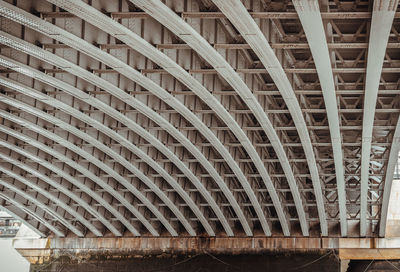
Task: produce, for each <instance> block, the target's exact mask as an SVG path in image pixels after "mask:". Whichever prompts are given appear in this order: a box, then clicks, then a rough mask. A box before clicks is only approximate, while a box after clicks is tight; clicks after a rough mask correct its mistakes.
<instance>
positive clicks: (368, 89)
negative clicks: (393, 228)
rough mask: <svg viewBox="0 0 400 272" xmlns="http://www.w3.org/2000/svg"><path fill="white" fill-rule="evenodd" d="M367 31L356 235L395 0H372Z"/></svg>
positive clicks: (363, 226) (363, 214)
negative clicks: (359, 200)
mask: <svg viewBox="0 0 400 272" xmlns="http://www.w3.org/2000/svg"><path fill="white" fill-rule="evenodd" d="M373 5H374V6H373V11H372V21H371V30H370V35H369V45H368V59H367V74H366V82H365V94H364V113H363V129H362V147H361V148H362V150H361V197H360V198H361V204H360V206H361V207H360V236H362V237H363V236H366V234H367V215H368V214H369V211H368V188H369V185H368V183H369V170H370V168H369V165H370V159H371V142H372V132H373V127H374V119H375V118H374V117H375V107H376V101H377V97H378V90H379V82H380V79H381V73H382V66H383V61H384V57H385V52H386V46H387V43H388V40H389V35H390V31H391V28H392V23H393V19H394V15H395V12H396V10H397V6H398V0H375V1H374V4H373Z"/></svg>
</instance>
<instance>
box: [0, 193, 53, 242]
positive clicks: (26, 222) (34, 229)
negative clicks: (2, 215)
mask: <svg viewBox="0 0 400 272" xmlns="http://www.w3.org/2000/svg"><path fill="white" fill-rule="evenodd" d="M4 200H5V201H7V200H6V199H4ZM0 210H3V211H4V212H6V213H8V214H9V215H11V216H12V217H14V218H16V219H18V220H19V221H21V223H22V224H24V225H25V226H26V227H27V228H29V229H30V230H31V231H33V232H34V233H36V234H37V235H38V236H39V237H46V235H45V234H44V233H43V232H41V231H40V230H38V229H37V228H35V227H34V226H32V224H31V223H29V222H28V221H27V220H25V219H24V218H22V216H20V215H18V214H16V213H15V212H13V211H11V210H10V209H8V208H6V207H4V206H1V205H0ZM22 212H25V211H22ZM25 213H26V212H25Z"/></svg>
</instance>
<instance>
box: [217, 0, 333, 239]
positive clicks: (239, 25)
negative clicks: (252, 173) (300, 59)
mask: <svg viewBox="0 0 400 272" xmlns="http://www.w3.org/2000/svg"><path fill="white" fill-rule="evenodd" d="M213 2H214V4H215V5H216V6H217V7H218V8H219V9H220V10H221V11H222V13H224V15H225V16H226V17H227V18H228V19H229V21H230V22H231V23H232V24H233V25H234V26H235V27H236V29H237V30H238V31H239V32H240V34H241V35H242V37H243V38H244V39H245V40H246V42H247V43H248V44H249V45H250V47H251V49H252V50H253V51H254V52H255V53H256V55H257V56H258V57H259V58H260V60H261V62H262V63H263V65H264V67H265V69H266V70H267V71H268V74H269V75H270V76H271V78H272V80H273V81H274V82H275V84H276V86H277V87H278V90H279V92H280V93H281V95H282V97H283V99H284V100H285V103H286V105H287V108H288V109H289V112H290V114H291V116H292V118H293V121H294V124H295V126H296V129H297V132H298V134H299V137H300V141H301V143H302V147H303V150H304V153H305V155H306V158H307V162H308V167H309V170H310V174H311V180H312V183H313V187H314V193H315V199H316V201H317V208H318V215H319V221H320V226H321V232H322V235H324V236H326V235H328V224H327V221H326V214H325V206H324V201H323V196H322V190H321V182H320V179H319V175H318V169H317V163H316V160H315V154H314V150H313V147H312V144H311V139H310V135H309V133H308V130H307V125H306V122H305V120H304V117H303V114H302V111H301V108H300V105H299V103H298V101H297V98H296V95H295V93H294V91H293V88H292V85H291V83H290V81H289V79H288V78H287V76H286V74H285V72H284V70H283V68H282V65H281V63H280V62H279V60H278V58H277V57H276V55H275V53H274V51H273V50H272V48H271V46H270V45H269V43H268V41H267V39H266V38H265V36H264V34H263V33H262V32H261V30H260V28H259V27H258V25H257V24H256V22H255V21H254V19H253V18H252V17H251V16H250V14H249V12H248V11H247V10H246V8H245V7H244V5H243V4H242V2H241V1H240V0H228V1H225V0H213ZM282 160H283V159H282ZM284 170H285V169H284ZM285 174H286V176H287V177H288V183H289V186H291V191H292V194H294V195H293V196H294V202H295V204H296V209H297V213H298V215H299V219H300V223H301V226H302V230H303V234H304V233H306V232H308V230H307V229H308V223H307V218H306V215H305V213H304V209H303V203H302V200H301V197H300V193H299V192H298V190H297V188H296V180H295V178H294V176H293V173H292V172H291V169H289V168H286V172H285Z"/></svg>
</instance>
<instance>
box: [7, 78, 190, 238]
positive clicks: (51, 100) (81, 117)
mask: <svg viewBox="0 0 400 272" xmlns="http://www.w3.org/2000/svg"><path fill="white" fill-rule="evenodd" d="M2 81H3V78H1V77H0V85H1V84H2V83H1V82H2ZM15 89H16V88H15ZM21 90H24V92H21V93H23V94H24V95H27V96H31V97H33V98H35V99H37V100H39V101H41V102H43V103H46V104H49V105H51V106H53V107H56V108H61V109H62V110H63V111H64V112H66V113H67V114H69V115H71V116H74V117H75V118H77V119H79V120H81V121H84V122H86V123H88V124H91V125H93V127H100V124H101V123H100V122H98V121H96V120H94V119H92V118H90V117H88V116H87V115H85V114H83V113H81V112H79V111H78V110H76V109H74V108H72V107H69V106H67V105H66V104H64V103H62V102H60V101H57V100H56V99H54V98H52V97H50V96H46V95H43V94H42V93H40V92H37V91H34V90H32V89H29V88H24V87H22V86H21V89H20V90H17V91H21ZM0 101H2V102H5V103H9V104H14V105H16V103H18V105H19V106H21V107H23V108H24V109H26V110H27V111H28V112H30V113H32V114H33V115H35V116H37V117H39V118H42V119H44V120H46V121H48V122H51V123H53V124H55V125H57V126H61V127H62V128H63V129H65V130H66V131H69V132H70V133H72V134H74V135H76V136H77V137H79V138H81V139H83V140H85V141H87V142H90V143H91V144H93V145H94V146H96V147H97V148H99V150H101V151H103V152H104V153H106V154H108V155H109V156H110V157H112V158H114V159H115V160H116V161H118V162H119V163H121V164H122V165H123V166H125V167H126V168H127V169H128V170H129V171H131V172H132V173H134V174H135V175H136V176H137V177H138V178H139V179H141V180H142V181H143V182H144V183H145V184H146V185H147V186H148V187H149V188H152V190H153V191H154V192H155V193H156V194H157V195H158V196H159V197H160V199H161V200H162V201H164V203H166V205H167V206H168V207H170V209H171V210H172V211H173V212H174V214H175V215H176V216H177V218H178V219H180V220H181V222H182V225H183V226H185V228H186V229H187V231H188V233H189V234H190V235H195V231H194V230H193V228H192V227H191V225H190V224H189V222H188V221H187V219H186V218H185V217H184V215H183V214H182V213H181V212H180V211H179V209H178V208H177V207H176V205H175V204H174V203H173V202H172V201H171V200H170V199H169V198H168V197H167V196H166V195H165V193H163V192H162V191H161V190H160V189H159V188H158V187H157V186H156V185H155V184H154V182H152V181H151V180H150V179H149V178H148V177H147V176H145V175H144V174H143V173H142V172H141V171H140V170H139V169H137V168H136V167H134V166H133V165H132V164H130V163H129V162H128V161H127V160H126V159H124V158H123V157H122V156H120V155H119V154H118V153H116V152H114V151H113V150H112V149H110V148H108V147H107V146H106V145H104V144H102V143H100V142H99V141H97V140H96V139H95V138H93V137H90V136H88V135H86V134H85V133H82V132H81V131H79V130H77V129H75V128H74V127H72V126H70V125H68V124H67V123H65V122H61V121H60V120H59V119H57V118H55V117H54V116H51V115H48V114H45V113H43V112H41V111H40V110H37V109H35V108H34V107H28V106H27V105H23V104H22V103H19V102H16V100H11V99H9V98H6V97H4V96H0ZM90 122H93V123H90ZM103 127H105V126H103ZM102 130H103V131H105V132H108V130H106V129H104V128H103V129H102ZM109 130H111V129H109ZM0 131H1V127H0ZM114 133H115V132H114ZM82 135H83V136H82ZM120 138H122V139H124V138H123V137H121V136H120ZM118 139H119V137H117V138H116V140H118ZM30 141H31V140H30ZM125 141H127V140H126V139H125ZM28 142H29V141H28ZM40 149H41V150H43V146H41V147H40ZM136 149H138V148H136ZM141 152H142V153H143V154H145V153H144V152H143V151H141ZM143 154H142V155H143ZM139 155H141V154H139ZM145 156H147V154H145ZM145 158H146V157H145ZM147 158H148V159H149V160H152V159H151V158H150V157H148V156H147ZM153 163H155V162H154V161H153ZM164 171H165V170H164ZM174 182H175V183H176V181H175V180H174ZM125 185H126V186H127V188H128V189H130V190H133V189H132V188H134V187H133V185H131V184H125ZM177 186H179V185H177ZM175 187H176V186H175ZM179 187H180V186H179ZM135 190H136V189H135ZM180 190H183V189H182V188H181V187H180ZM189 204H190V202H189ZM172 234H173V235H174V236H176V235H177V233H176V232H175V231H172Z"/></svg>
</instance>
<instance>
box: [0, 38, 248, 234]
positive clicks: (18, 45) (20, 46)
mask: <svg viewBox="0 0 400 272" xmlns="http://www.w3.org/2000/svg"><path fill="white" fill-rule="evenodd" d="M0 43H3V44H6V45H8V46H10V47H12V48H15V49H17V50H20V51H22V52H24V53H27V54H30V55H32V56H34V57H37V58H39V59H41V60H43V61H46V62H49V63H51V64H53V65H55V66H58V67H61V68H64V69H65V70H67V71H71V70H72V71H73V73H74V74H75V75H77V76H80V77H83V78H84V79H86V80H88V81H89V80H90V82H91V83H93V84H97V86H101V88H102V89H106V90H107V87H108V88H109V89H111V90H114V93H115V92H118V93H119V94H122V93H123V97H120V99H121V100H122V101H124V102H125V101H126V100H127V99H129V98H130V96H129V95H126V94H125V92H123V91H122V90H120V89H118V88H116V87H115V86H113V85H111V86H110V83H109V82H107V81H105V80H103V79H101V78H99V77H97V76H95V75H93V74H92V73H90V72H88V71H86V70H84V69H82V68H80V67H78V66H77V65H74V64H73V63H70V62H68V61H66V60H64V59H62V58H60V57H58V56H57V55H55V54H51V53H50V52H48V51H46V50H43V49H41V48H39V47H37V46H34V45H32V44H30V43H27V42H25V41H23V40H21V39H18V38H16V37H14V36H12V35H9V34H7V33H5V32H2V31H0ZM65 67H68V68H65ZM141 76H142V75H141ZM142 77H143V76H142ZM144 78H146V77H144ZM146 79H147V80H149V79H148V78H146ZM150 81H151V80H150ZM151 82H152V81H151ZM153 84H154V83H153ZM149 85H150V84H149ZM154 85H155V86H158V85H156V84H154ZM145 87H146V88H149V86H145ZM153 89H158V90H159V89H161V90H162V91H163V93H162V95H161V96H162V98H163V100H168V99H169V98H170V97H169V96H170V94H169V93H167V91H165V90H164V89H162V88H161V87H159V86H158V88H153ZM110 92H112V91H110ZM165 93H166V94H168V95H166V94H165ZM120 96H121V95H120ZM174 99H175V98H174ZM47 100H48V98H46V100H45V101H47ZM175 100H176V99H175ZM179 103H180V102H179ZM182 106H183V104H182ZM183 107H185V106H183ZM189 112H190V111H189ZM190 114H191V115H190V117H192V118H190V117H189V118H190V119H189V120H193V119H194V118H196V119H195V121H196V120H197V121H198V122H200V123H201V125H202V126H203V128H204V129H206V130H207V131H208V134H209V135H212V139H211V140H215V141H214V142H215V143H216V144H218V145H220V146H221V147H222V148H224V147H223V145H222V143H221V142H220V141H219V139H218V138H217V137H216V136H215V135H214V134H213V133H212V132H211V131H210V130H209V129H208V128H207V127H206V126H205V125H204V124H203V123H202V122H201V121H200V120H199V119H198V117H197V116H196V115H194V114H193V113H192V112H190ZM81 115H82V114H81ZM186 117H187V116H186ZM88 124H90V125H92V121H91V122H89V123H88ZM97 124H99V125H100V124H101V123H99V122H97ZM103 127H104V128H106V127H105V126H103ZM174 130H175V132H176V131H177V130H176V129H174ZM107 134H108V135H110V134H112V135H114V137H113V138H115V136H117V137H118V136H119V135H118V133H115V132H113V131H112V130H110V129H108V133H107ZM182 136H183V135H181V137H180V138H182ZM183 137H184V136H183ZM119 138H121V137H120V136H119ZM122 138H123V137H122ZM124 142H128V143H129V141H127V140H126V139H125V141H124ZM131 146H133V145H132V144H131ZM134 148H135V149H136V150H137V151H139V150H140V149H138V148H136V147H134ZM193 148H195V147H194V146H193V145H192V146H191V150H193ZM131 149H132V148H131ZM226 151H227V150H226ZM140 152H141V155H142V157H143V154H145V153H144V152H142V151H141V150H140ZM227 152H228V151H227ZM136 153H137V152H136ZM197 154H200V152H199V151H197ZM228 154H229V152H228ZM201 156H203V155H201ZM229 156H230V154H229ZM230 159H231V160H232V161H233V158H232V157H231V156H230ZM202 160H203V161H206V159H205V158H204V157H203V159H202ZM145 161H152V163H151V165H153V166H155V167H156V169H158V170H160V171H161V172H160V174H161V175H162V176H164V177H165V179H166V180H167V181H168V182H170V183H171V184H172V185H173V187H175V188H177V192H178V193H179V194H180V195H181V196H182V197H183V199H184V200H185V201H186V202H187V203H188V204H189V206H190V207H191V209H192V210H193V211H194V213H195V214H196V215H201V211H200V210H199V209H198V208H197V207H196V205H195V203H194V202H193V200H191V199H190V197H189V195H188V194H187V193H186V192H185V191H184V190H183V188H181V187H180V186H179V185H178V183H177V182H176V181H175V180H174V179H173V178H172V177H171V176H170V175H169V174H168V173H167V172H166V171H165V170H163V169H162V168H161V167H160V166H159V165H158V164H157V163H156V162H154V161H153V160H152V159H151V158H150V157H149V156H147V154H146V158H145ZM125 165H131V164H130V163H126V164H125ZM214 171H215V170H214ZM220 181H221V180H220ZM150 187H151V186H150ZM220 187H221V189H222V190H223V191H224V192H225V193H226V196H227V199H230V203H232V204H233V206H234V207H235V206H236V207H237V208H239V211H240V213H239V215H240V214H241V216H242V221H243V220H245V219H244V215H243V212H241V210H240V207H239V206H238V204H237V202H236V200H235V198H234V196H233V194H232V192H231V191H230V190H229V188H228V187H227V186H226V184H223V183H221V182H220ZM155 192H156V194H160V195H162V194H163V193H162V192H161V190H159V189H158V188H157V189H156V190H155ZM235 203H236V204H235ZM178 218H180V219H182V220H186V219H185V218H184V216H178ZM205 220H206V219H205V218H204V216H203V221H205ZM245 222H246V221H245ZM182 223H183V224H184V225H185V227H186V228H187V230H188V232H189V233H190V234H191V235H195V232H194V230H193V229H192V228H191V227H189V225H188V223H187V222H186V223H187V224H185V222H184V221H183V222H182ZM247 227H248V226H247ZM245 229H246V228H245ZM228 233H229V234H231V235H232V234H233V233H232V232H228ZM249 234H251V232H250V233H249Z"/></svg>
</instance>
